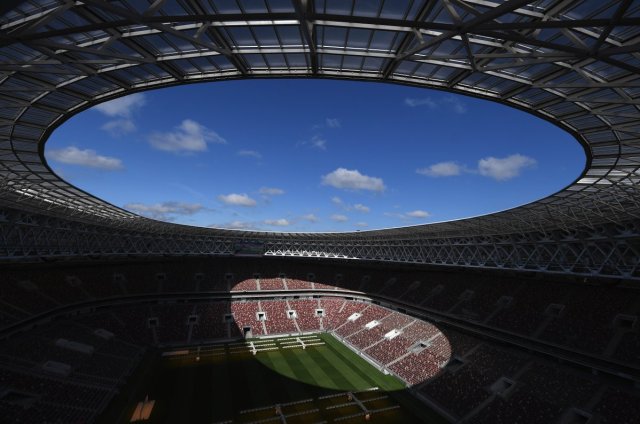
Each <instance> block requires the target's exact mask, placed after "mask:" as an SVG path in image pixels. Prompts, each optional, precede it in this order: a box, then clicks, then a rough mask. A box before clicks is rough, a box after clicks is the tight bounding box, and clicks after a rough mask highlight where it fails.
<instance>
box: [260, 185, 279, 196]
mask: <svg viewBox="0 0 640 424" xmlns="http://www.w3.org/2000/svg"><path fill="white" fill-rule="evenodd" d="M260 194H262V195H264V196H280V195H282V194H284V190H283V189H281V188H276V187H260Z"/></svg>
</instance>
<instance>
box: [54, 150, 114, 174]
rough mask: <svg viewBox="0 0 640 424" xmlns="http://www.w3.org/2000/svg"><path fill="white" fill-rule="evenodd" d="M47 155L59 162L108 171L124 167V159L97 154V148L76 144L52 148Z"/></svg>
mask: <svg viewBox="0 0 640 424" xmlns="http://www.w3.org/2000/svg"><path fill="white" fill-rule="evenodd" d="M47 157H49V158H51V159H53V160H55V161H57V162H61V163H66V164H69V165H79V166H85V167H88V168H96V169H104V170H106V171H116V170H119V169H124V166H123V165H122V161H121V160H120V159H118V158H114V157H110V156H102V155H99V154H97V153H96V151H95V150H90V149H85V150H81V149H78V148H77V147H74V146H69V147H65V148H64V149H56V150H50V151H48V152H47Z"/></svg>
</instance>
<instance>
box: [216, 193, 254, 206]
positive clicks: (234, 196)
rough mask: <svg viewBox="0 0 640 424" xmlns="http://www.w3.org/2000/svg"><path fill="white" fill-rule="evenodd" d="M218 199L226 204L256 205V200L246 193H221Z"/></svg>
mask: <svg viewBox="0 0 640 424" xmlns="http://www.w3.org/2000/svg"><path fill="white" fill-rule="evenodd" d="M218 200H220V201H221V202H222V203H225V204H227V205H234V206H246V207H252V206H255V205H256V201H255V200H253V199H252V198H251V197H249V196H247V195H246V194H244V193H242V194H238V193H230V194H221V195H220V196H218Z"/></svg>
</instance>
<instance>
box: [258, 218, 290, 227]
mask: <svg viewBox="0 0 640 424" xmlns="http://www.w3.org/2000/svg"><path fill="white" fill-rule="evenodd" d="M264 223H265V224H267V225H272V226H275V227H287V226H289V225H291V223H290V222H289V221H288V220H286V219H284V218H280V219H266V220H265V221H264Z"/></svg>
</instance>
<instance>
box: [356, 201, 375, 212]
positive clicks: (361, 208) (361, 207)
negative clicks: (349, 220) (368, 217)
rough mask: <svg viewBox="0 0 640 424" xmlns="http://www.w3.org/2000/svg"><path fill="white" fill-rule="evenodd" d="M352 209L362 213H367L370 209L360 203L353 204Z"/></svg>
mask: <svg viewBox="0 0 640 424" xmlns="http://www.w3.org/2000/svg"><path fill="white" fill-rule="evenodd" d="M353 209H355V210H357V211H358V212H362V213H369V211H371V209H370V208H369V207H368V206H365V205H362V204H360V203H356V204H355V205H353Z"/></svg>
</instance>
